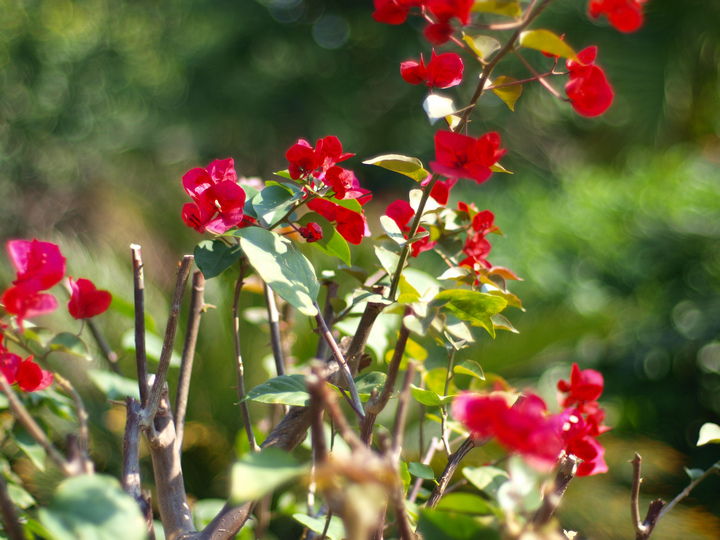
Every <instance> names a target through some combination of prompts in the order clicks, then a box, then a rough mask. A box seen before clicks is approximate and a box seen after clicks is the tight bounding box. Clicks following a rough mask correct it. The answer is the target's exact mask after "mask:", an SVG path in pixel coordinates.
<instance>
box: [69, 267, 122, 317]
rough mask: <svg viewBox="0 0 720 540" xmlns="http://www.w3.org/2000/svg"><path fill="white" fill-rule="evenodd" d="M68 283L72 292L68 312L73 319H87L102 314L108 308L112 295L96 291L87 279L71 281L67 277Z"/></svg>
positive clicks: (71, 279)
mask: <svg viewBox="0 0 720 540" xmlns="http://www.w3.org/2000/svg"><path fill="white" fill-rule="evenodd" d="M68 281H69V282H70V290H71V291H72V295H71V296H70V302H68V310H69V311H70V315H72V316H73V317H74V318H76V319H89V318H90V317H94V316H95V315H100V314H101V313H104V312H105V311H107V309H108V308H109V307H110V302H111V301H112V295H111V294H110V293H109V292H107V291H100V290H98V289H97V288H96V287H95V284H94V283H93V282H92V281H90V280H89V279H83V278H80V279H78V280H77V281H73V278H71V277H68Z"/></svg>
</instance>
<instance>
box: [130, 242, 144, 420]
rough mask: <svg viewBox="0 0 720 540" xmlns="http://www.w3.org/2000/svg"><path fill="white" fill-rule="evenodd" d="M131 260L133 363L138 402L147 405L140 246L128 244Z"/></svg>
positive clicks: (142, 278)
mask: <svg viewBox="0 0 720 540" xmlns="http://www.w3.org/2000/svg"><path fill="white" fill-rule="evenodd" d="M130 249H131V250H132V262H133V290H134V291H135V363H136V365H137V378H138V387H139V389H140V403H142V406H143V407H144V406H145V405H147V397H148V394H147V392H148V389H147V378H148V372H147V352H146V350H145V278H144V277H143V262H142V254H141V252H140V246H138V245H137V244H130Z"/></svg>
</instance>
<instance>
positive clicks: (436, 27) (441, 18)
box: [372, 0, 475, 45]
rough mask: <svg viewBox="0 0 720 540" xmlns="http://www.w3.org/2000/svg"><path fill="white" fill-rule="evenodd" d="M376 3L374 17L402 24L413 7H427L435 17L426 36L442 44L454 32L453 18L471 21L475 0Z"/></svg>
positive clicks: (375, 1) (402, 0) (461, 22)
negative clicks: (471, 11) (471, 10)
mask: <svg viewBox="0 0 720 540" xmlns="http://www.w3.org/2000/svg"><path fill="white" fill-rule="evenodd" d="M374 3H375V12H374V13H373V15H372V16H373V19H375V20H376V21H377V22H381V23H386V24H402V23H404V22H405V21H406V20H407V17H408V14H409V13H410V10H411V9H412V8H414V7H421V8H425V11H426V13H427V14H429V15H431V16H432V17H433V18H434V19H431V22H430V24H429V25H428V26H427V27H425V30H424V31H423V33H424V34H425V38H427V40H428V41H429V42H430V43H432V44H433V45H442V44H443V43H445V42H446V41H447V40H448V39H450V36H451V35H452V33H453V27H452V25H451V24H450V22H451V21H452V20H453V19H458V20H459V21H460V24H462V25H466V24H468V23H469V22H470V8H472V6H473V4H474V3H475V0H374Z"/></svg>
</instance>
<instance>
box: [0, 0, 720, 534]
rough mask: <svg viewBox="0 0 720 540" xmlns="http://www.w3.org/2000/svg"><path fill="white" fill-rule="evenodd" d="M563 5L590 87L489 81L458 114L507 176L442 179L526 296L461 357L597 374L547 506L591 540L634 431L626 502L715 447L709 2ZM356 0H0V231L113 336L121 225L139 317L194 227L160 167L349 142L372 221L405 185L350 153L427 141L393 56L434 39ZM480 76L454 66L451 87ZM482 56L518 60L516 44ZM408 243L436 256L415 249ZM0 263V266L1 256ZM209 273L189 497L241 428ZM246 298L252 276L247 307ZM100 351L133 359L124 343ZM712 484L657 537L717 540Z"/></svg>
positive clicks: (426, 150)
mask: <svg viewBox="0 0 720 540" xmlns="http://www.w3.org/2000/svg"><path fill="white" fill-rule="evenodd" d="M585 10H586V2H585V1H584V0H583V1H580V0H558V1H557V2H555V4H554V5H553V7H552V8H551V9H550V10H548V11H547V12H546V13H545V14H544V15H543V17H542V20H541V21H540V23H539V24H538V26H540V25H542V26H543V27H545V28H549V29H552V30H555V31H557V32H558V33H564V34H565V35H566V38H565V39H566V40H567V42H568V43H570V44H571V45H573V46H574V47H575V48H576V49H577V50H579V49H582V48H584V47H586V46H588V45H591V44H597V45H598V47H599V51H600V52H599V56H598V60H597V63H598V64H599V65H601V66H602V67H603V68H604V70H605V71H606V73H607V76H608V79H609V80H610V81H611V83H612V85H613V87H614V89H615V92H616V98H615V102H614V104H613V106H612V108H611V109H610V110H609V111H608V113H607V114H605V115H604V116H602V117H600V118H598V119H586V118H581V117H579V116H578V115H576V114H575V113H574V111H573V110H572V109H571V108H570V107H569V106H568V105H567V104H565V103H562V102H560V101H558V100H556V99H554V98H553V97H552V96H551V95H549V94H548V93H547V92H543V91H542V89H541V87H540V86H539V85H526V87H525V89H524V94H523V96H522V97H521V98H520V100H519V102H518V103H517V106H516V111H515V113H511V112H510V111H509V110H508V109H507V107H506V106H505V105H504V104H503V103H502V102H501V101H500V100H499V99H498V98H496V97H495V96H494V95H488V96H485V97H484V98H483V99H482V100H481V102H480V105H479V107H478V110H477V111H476V112H475V113H474V115H473V117H472V118H473V123H472V125H471V127H470V129H471V132H472V133H473V134H475V135H479V134H481V133H484V132H487V131H490V130H498V131H500V132H501V136H502V139H503V145H504V146H505V147H507V148H508V149H509V152H508V155H507V157H506V158H504V159H503V165H504V166H505V167H506V168H508V169H509V170H512V171H513V172H514V173H515V174H514V175H512V176H510V175H495V176H494V177H493V178H492V180H491V181H490V182H488V183H487V184H484V185H482V186H476V185H474V184H472V183H471V182H460V183H459V184H458V186H457V187H456V188H455V189H454V191H453V200H457V199H462V200H465V201H475V202H476V204H477V206H478V207H479V208H480V209H483V208H489V209H491V210H492V211H493V212H494V213H495V215H496V223H497V224H498V225H499V226H500V227H501V228H502V230H503V231H504V233H505V237H504V238H500V237H498V238H497V239H496V240H495V241H493V245H494V250H493V253H492V255H491V257H490V260H491V261H492V262H493V263H494V264H497V265H502V266H507V267H509V268H512V269H513V270H514V271H516V272H517V273H518V274H520V275H521V276H522V277H523V278H524V279H525V281H523V282H521V283H518V284H513V285H512V291H513V292H515V293H516V294H517V295H518V296H519V297H520V298H521V299H522V300H523V302H524V305H525V307H526V309H527V311H526V312H525V313H520V312H519V311H515V312H514V313H513V312H511V313H510V314H509V317H510V318H511V320H512V322H513V324H514V325H515V326H516V328H517V329H518V330H519V332H520V333H519V334H517V335H514V334H502V335H499V336H498V338H497V339H496V340H495V341H492V340H490V338H489V337H487V336H481V335H478V344H477V345H475V346H474V347H473V348H472V349H471V350H470V352H469V353H468V355H467V357H468V358H474V359H476V360H478V361H479V362H480V363H481V364H482V365H483V367H484V368H485V370H486V371H491V372H496V373H499V374H501V375H503V376H504V377H506V378H507V379H508V380H509V381H511V382H512V383H513V384H515V385H516V386H519V387H523V386H524V385H530V384H532V385H535V384H537V381H538V378H539V380H540V386H541V388H544V390H545V392H546V394H547V395H548V396H550V399H551V400H552V399H553V393H552V389H551V385H552V384H553V382H554V381H556V380H557V378H559V377H561V376H562V377H566V376H567V373H568V370H569V366H570V365H571V363H572V362H578V363H579V364H580V365H581V367H583V368H588V367H592V368H596V369H599V370H601V371H602V372H603V374H604V376H605V380H606V390H605V394H604V401H605V404H606V406H607V408H608V423H610V424H611V425H613V426H615V429H614V430H613V431H612V432H611V433H610V434H608V435H606V436H605V437H604V438H605V443H606V446H607V448H608V461H609V463H610V465H611V471H610V473H608V474H607V475H603V476H601V477H594V478H592V479H583V480H579V481H577V482H575V484H574V485H573V486H571V488H570V491H569V493H568V497H569V498H572V499H574V502H568V503H566V505H565V508H564V509H563V511H562V513H561V519H562V520H563V522H564V524H565V526H566V527H568V528H573V527H575V528H579V529H580V530H582V531H583V532H584V533H585V534H587V535H588V536H590V537H593V538H628V537H630V536H631V535H632V532H631V529H630V519H629V512H628V506H629V499H628V488H629V484H630V465H629V464H628V463H627V461H628V460H629V459H631V458H632V452H633V451H635V450H638V451H640V453H641V454H642V455H643V458H644V460H645V467H646V468H645V474H644V476H645V481H644V483H643V496H644V497H646V499H647V500H649V499H651V498H656V497H662V498H664V499H666V500H669V499H671V498H672V497H674V495H675V494H676V493H677V492H679V491H680V490H681V489H682V487H684V485H686V483H687V481H688V478H687V477H686V476H685V473H684V472H683V470H682V467H683V466H687V467H689V468H707V467H709V466H710V465H711V464H712V463H713V462H715V461H716V460H717V458H718V452H717V449H716V448H712V447H710V448H707V447H702V448H696V447H695V442H696V440H697V434H698V430H699V427H700V426H701V425H702V424H703V423H704V422H708V421H710V422H718V417H719V416H720V337H719V334H720V296H719V295H718V290H719V289H720V249H718V248H719V247H720V219H719V218H718V210H719V209H720V172H719V171H718V164H719V163H720V139H719V138H718V135H719V134H720V89H719V88H720V87H719V84H720V77H719V73H718V66H719V65H720V39H719V38H720V30H719V29H720V3H718V2H708V1H707V0H686V1H683V2H677V1H675V0H651V1H650V2H649V3H648V4H646V13H647V21H646V24H645V26H644V28H643V29H642V30H641V31H639V32H637V33H635V34H630V35H624V34H620V33H618V32H616V31H614V30H613V29H612V28H610V27H608V26H607V25H606V24H605V23H603V22H600V23H594V22H592V21H590V20H589V19H588V17H587V16H586V13H585ZM371 12H372V5H371V2H369V0H368V1H360V0H352V1H351V0H344V1H339V0H338V1H329V0H328V1H322V0H262V1H260V0H255V1H250V0H243V1H240V0H165V1H162V2H160V1H157V0H144V1H134V0H122V1H121V0H76V1H70V0H44V1H41V0H4V1H3V2H1V3H0V215H2V216H3V217H2V219H1V220H0V237H2V239H3V240H6V239H9V238H20V237H22V238H31V237H38V238H42V239H46V240H54V241H57V242H60V243H61V244H62V246H63V251H64V253H65V254H66V255H67V257H68V266H69V274H70V275H72V276H78V275H82V276H86V277H91V278H92V279H93V280H94V281H96V282H97V283H98V284H99V285H101V286H103V287H105V288H108V289H110V290H111V291H112V292H113V294H114V295H115V297H116V298H117V302H116V308H117V309H116V310H115V311H114V313H113V314H110V315H108V316H105V317H104V318H103V319H102V320H101V321H100V322H101V324H102V326H103V327H104V330H105V332H106V334H107V336H108V338H109V340H110V342H111V343H112V344H113V346H114V347H115V348H116V349H118V350H119V351H120V350H122V345H121V343H122V336H123V334H124V333H126V332H127V331H128V330H129V329H131V327H132V321H131V320H130V319H129V318H128V317H127V316H124V315H123V309H122V308H123V306H124V305H126V304H128V303H131V301H132V281H131V265H130V256H129V247H128V246H129V244H130V243H138V244H141V245H142V247H143V255H144V260H145V264H146V267H145V276H146V279H147V280H148V281H149V282H150V283H151V286H150V288H149V291H148V292H149V306H150V308H149V311H150V315H151V317H152V320H153V321H154V323H155V326H156V327H157V328H156V331H157V332H160V333H161V332H162V331H163V328H164V322H163V321H164V317H165V316H166V315H165V314H166V313H167V297H168V295H169V292H170V290H171V287H172V283H173V281H174V269H175V265H176V263H177V261H178V259H179V258H180V256H181V255H182V254H184V253H188V252H191V251H192V249H193V247H194V245H195V244H196V243H197V242H198V241H199V240H200V238H199V237H198V235H197V233H195V231H193V230H191V229H188V228H186V227H185V226H184V225H183V223H182V221H181V219H180V209H181V206H182V204H183V203H184V202H186V196H185V193H184V192H183V189H182V185H181V182H180V178H181V176H182V174H183V173H184V172H185V171H187V170H188V169H190V168H192V167H196V166H205V165H207V164H208V163H209V162H210V161H212V160H213V159H217V158H225V157H233V158H234V159H235V165H236V169H237V171H238V173H239V174H241V175H245V176H261V177H263V178H265V179H271V178H272V172H273V171H277V170H281V169H284V168H286V166H287V162H286V161H285V159H284V154H285V150H286V149H287V148H288V147H289V146H290V145H291V144H292V143H293V142H294V141H295V140H296V139H298V138H306V139H308V140H310V141H314V140H315V139H317V138H320V137H323V136H325V135H329V134H334V135H337V136H338V137H339V138H340V140H341V141H342V142H343V146H344V148H345V149H346V151H350V152H354V153H356V154H357V157H356V158H353V159H352V160H350V161H348V162H346V163H345V165H346V166H347V167H351V168H353V169H354V170H355V172H356V174H357V175H358V177H359V178H360V180H361V183H362V184H363V185H364V186H365V187H368V188H370V189H372V190H373V192H374V193H375V198H374V200H373V202H371V203H370V205H369V206H368V207H367V208H368V210H367V211H368V213H369V215H370V227H371V229H372V231H373V232H374V233H375V234H379V233H380V232H381V230H380V227H379V223H378V222H377V216H378V215H380V214H381V213H382V212H383V211H384V209H385V207H386V205H387V203H389V202H390V201H391V200H393V199H395V198H398V197H404V196H405V194H406V192H407V189H409V188H410V187H412V186H411V182H410V181H409V180H408V181H405V180H404V179H403V177H400V176H397V175H391V174H389V173H388V174H385V173H383V172H382V171H381V170H380V169H377V170H373V168H371V167H365V166H363V165H361V164H360V162H361V161H362V160H364V159H367V158H369V157H372V156H374V155H377V154H380V153H403V154H406V155H413V156H416V157H419V158H420V159H422V160H423V161H424V162H425V163H427V162H428V161H430V160H431V159H432V157H433V150H432V136H433V133H434V131H435V130H436V127H433V126H430V125H429V123H428V121H427V119H426V117H425V114H424V112H423V111H422V108H421V106H420V105H421V102H422V100H423V98H424V97H425V95H424V92H423V89H421V88H419V87H413V86H410V85H408V84H406V83H404V82H403V81H402V79H401V78H400V76H399V67H398V66H399V63H400V62H401V61H403V60H406V59H408V58H417V57H418V56H419V53H420V52H423V53H424V54H425V56H426V57H427V56H429V54H430V48H429V46H428V45H427V43H426V42H424V40H423V39H422V36H421V34H420V32H418V29H419V28H420V26H419V25H418V24H415V21H411V22H410V23H408V24H405V25H403V26H399V27H391V26H387V25H380V24H377V23H375V22H374V21H373V20H372V18H371V17H370V13H371ZM525 56H526V57H527V58H528V59H530V60H531V61H533V62H536V63H537V65H546V64H547V60H546V59H544V58H543V57H541V56H540V55H539V54H537V55H535V54H533V53H532V51H529V52H528V51H526V53H525ZM478 72H479V66H478V67H476V66H472V65H467V66H466V75H465V82H464V83H463V85H462V86H461V87H459V88H458V89H457V95H458V96H459V99H458V102H459V103H462V102H463V101H467V97H468V96H469V95H470V94H471V93H472V91H473V89H474V85H473V83H472V80H473V79H474V78H475V77H476V75H477V73H478ZM497 75H514V76H516V77H522V78H525V77H526V76H527V74H526V72H525V71H524V68H523V67H522V65H521V64H519V62H517V61H513V60H512V59H509V60H508V61H507V62H506V63H503V64H501V66H500V68H499V69H498V71H496V76H497ZM454 92H455V90H452V91H446V92H445V93H447V94H453V93H454ZM471 184H472V185H471ZM358 257H359V258H360V260H365V261H368V263H369V264H372V258H371V257H370V256H369V255H367V254H359V255H358ZM317 261H318V265H320V264H324V265H332V264H335V263H334V262H332V261H329V260H325V259H319V258H318V259H317ZM414 264H417V266H418V267H419V268H423V269H426V270H428V271H431V272H432V271H434V270H436V269H438V268H440V267H441V262H439V261H438V260H437V259H435V258H434V257H433V256H432V255H431V254H426V255H424V256H422V257H421V258H419V259H418V260H417V262H416V263H415V262H414ZM3 272H4V278H3V279H4V282H7V281H8V280H9V275H10V274H9V273H10V270H9V268H8V264H6V263H4V264H3ZM230 280H231V278H230V277H227V278H226V277H224V276H222V277H221V278H219V279H215V280H213V281H212V282H210V283H209V284H208V287H207V291H206V300H207V301H208V302H209V303H212V304H215V305H216V306H217V307H218V309H216V310H213V311H211V312H209V314H208V315H206V316H205V318H204V320H203V327H202V330H201V338H200V339H201V340H200V344H199V353H198V361H197V365H196V372H195V376H194V379H193V386H192V388H191V398H190V399H191V401H190V408H189V422H190V424H189V425H188V428H187V432H186V445H187V446H186V450H185V454H184V459H185V477H186V480H187V482H188V490H189V492H190V494H191V496H192V497H194V498H208V497H224V496H225V484H226V480H225V473H226V472H227V469H228V466H229V464H230V463H231V461H232V459H233V451H232V450H233V448H234V447H238V446H241V443H240V442H236V437H237V440H238V441H239V440H241V439H242V438H243V435H242V433H240V434H239V435H238V433H239V430H240V429H241V421H240V415H239V411H238V410H237V407H235V406H234V405H233V403H234V402H235V401H236V394H235V390H234V389H233V388H232V385H233V384H234V371H233V364H232V353H231V345H232V344H231V338H230V334H229V328H230V321H229V309H230V304H229V302H228V301H227V300H226V298H227V297H228V296H229V295H230V291H231V283H230ZM260 300H261V297H260V296H258V295H249V296H248V297H247V299H246V302H247V306H248V307H251V306H253V305H254V306H259V305H261V302H260ZM123 302H124V303H125V304H123ZM243 324H244V327H243V335H244V336H245V338H244V343H243V347H244V356H245V357H246V362H247V363H248V364H249V372H250V374H249V379H250V381H249V384H250V386H252V385H255V384H258V383H260V382H262V381H263V380H264V379H265V378H267V376H268V373H267V371H266V370H265V368H264V367H263V364H262V359H263V358H264V357H265V356H266V355H267V354H268V352H269V351H268V350H267V348H266V345H267V341H268V338H267V334H265V333H264V332H258V331H256V329H255V326H256V324H255V323H251V322H248V321H245V322H244V323H243ZM299 324H305V323H304V322H303V321H300V322H299ZM151 327H152V324H151ZM305 341H307V343H305ZM312 349H313V344H312V343H311V342H310V338H303V340H301V341H300V342H299V343H297V344H296V347H295V349H294V351H293V352H294V353H295V355H296V356H297V360H298V362H303V361H304V360H306V359H307V358H308V357H309V356H308V355H310V354H312V352H311V351H312ZM435 354H437V353H435ZM68 362H69V363H68V364H67V365H66V366H64V368H65V369H66V370H68V371H71V372H72V371H73V370H75V368H76V367H77V366H79V364H77V365H73V364H71V363H70V362H71V361H70V360H69V361H68ZM121 364H122V366H123V368H124V370H125V371H126V373H127V374H132V372H133V370H134V368H133V358H132V353H131V352H127V351H125V352H124V353H122V359H121ZM75 371H76V370H75ZM94 420H95V423H96V426H97V432H98V434H97V437H98V443H97V448H96V457H97V459H98V460H99V461H100V462H101V464H104V466H106V467H107V468H108V469H109V470H110V471H111V472H115V473H117V472H118V471H119V457H120V456H119V453H120V448H119V446H118V445H117V439H116V435H117V433H118V429H119V430H121V429H122V422H123V413H122V410H117V409H113V410H111V411H110V412H103V411H102V410H100V409H99V410H98V412H97V413H95V418H94ZM434 465H435V464H434ZM436 465H437V467H436V468H438V469H439V468H441V467H442V464H441V463H440V462H438V463H437V464H436ZM148 473H149V471H148V472H147V473H146V474H145V478H146V479H148V480H149V479H150V478H151V477H150V475H149V474H148ZM717 490H718V480H717V479H716V478H713V479H710V480H708V481H707V482H706V483H705V484H704V485H702V486H701V487H700V488H698V489H697V490H696V491H695V492H693V495H692V496H691V497H690V498H689V499H687V500H686V502H685V503H684V505H683V508H681V509H678V510H676V511H674V512H673V513H672V514H671V515H670V516H669V517H667V518H665V519H663V521H662V522H661V524H660V526H659V527H658V529H657V530H656V532H655V534H654V535H653V538H655V537H657V538H716V537H717V531H718V530H720V519H719V517H718V516H720V500H719V499H718V498H717V496H716V494H717ZM645 508H646V506H645ZM642 512H643V513H644V510H642Z"/></svg>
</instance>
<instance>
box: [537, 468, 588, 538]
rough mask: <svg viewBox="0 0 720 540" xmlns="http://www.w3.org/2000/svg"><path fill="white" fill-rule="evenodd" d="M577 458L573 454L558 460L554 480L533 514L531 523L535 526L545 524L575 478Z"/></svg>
mask: <svg viewBox="0 0 720 540" xmlns="http://www.w3.org/2000/svg"><path fill="white" fill-rule="evenodd" d="M577 466H578V459H577V458H576V457H575V456H572V455H571V456H566V457H564V458H563V459H562V461H561V462H560V466H559V467H558V471H557V474H556V475H555V480H554V482H553V484H552V486H551V487H550V488H549V489H547V490H546V491H545V493H544V495H543V502H542V505H541V506H540V508H538V510H537V512H535V515H534V516H533V519H532V521H533V523H534V524H535V525H536V526H538V527H539V526H542V525H545V524H546V523H547V522H548V521H550V518H551V517H552V515H553V513H554V512H555V510H556V509H557V507H558V505H559V504H560V499H562V497H563V495H565V491H566V490H567V488H568V486H569V485H570V482H571V481H572V479H573V478H575V473H576V472H577Z"/></svg>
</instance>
